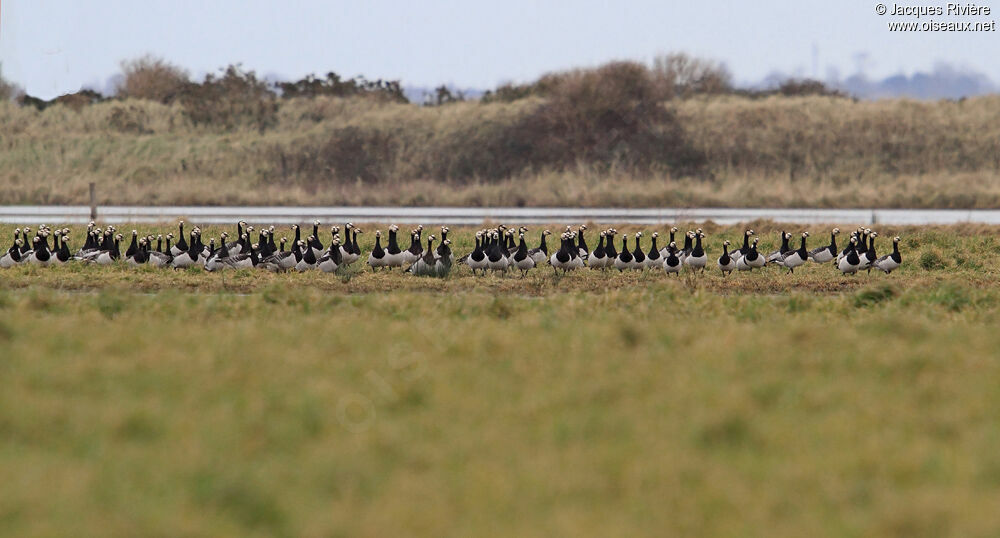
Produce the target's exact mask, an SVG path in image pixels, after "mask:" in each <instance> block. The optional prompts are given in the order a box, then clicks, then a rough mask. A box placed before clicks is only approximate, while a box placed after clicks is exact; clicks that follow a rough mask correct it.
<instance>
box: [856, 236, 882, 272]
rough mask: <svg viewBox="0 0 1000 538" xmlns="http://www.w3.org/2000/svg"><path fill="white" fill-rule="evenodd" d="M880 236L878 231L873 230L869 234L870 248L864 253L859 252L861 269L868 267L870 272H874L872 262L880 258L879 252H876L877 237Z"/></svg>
mask: <svg viewBox="0 0 1000 538" xmlns="http://www.w3.org/2000/svg"><path fill="white" fill-rule="evenodd" d="M876 237H878V232H872V233H871V234H869V235H868V248H867V249H866V250H865V251H864V253H863V254H859V255H858V258H859V259H860V261H861V265H860V267H859V270H860V269H867V270H868V274H871V272H872V264H873V263H875V261H876V260H878V254H876V252H875V238H876Z"/></svg>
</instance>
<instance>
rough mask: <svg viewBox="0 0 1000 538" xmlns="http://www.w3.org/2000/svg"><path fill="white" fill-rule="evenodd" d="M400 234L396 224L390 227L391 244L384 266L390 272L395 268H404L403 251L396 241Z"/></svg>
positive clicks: (387, 249)
mask: <svg viewBox="0 0 1000 538" xmlns="http://www.w3.org/2000/svg"><path fill="white" fill-rule="evenodd" d="M398 232H399V226H396V225H395V224H393V225H391V226H389V244H388V245H387V246H386V249H385V259H384V265H385V267H388V268H389V269H390V270H392V268H393V267H402V266H403V251H402V250H401V249H400V248H399V243H398V242H397V241H396V234H397V233H398Z"/></svg>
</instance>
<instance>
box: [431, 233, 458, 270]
mask: <svg viewBox="0 0 1000 538" xmlns="http://www.w3.org/2000/svg"><path fill="white" fill-rule="evenodd" d="M443 233H448V232H443ZM442 247H444V248H443V249H442ZM452 260H454V256H453V255H452V253H451V239H444V240H442V241H441V244H440V245H438V248H437V251H436V253H435V262H434V276H436V277H438V278H444V277H446V276H448V273H450V272H451V265H452V263H453V262H452Z"/></svg>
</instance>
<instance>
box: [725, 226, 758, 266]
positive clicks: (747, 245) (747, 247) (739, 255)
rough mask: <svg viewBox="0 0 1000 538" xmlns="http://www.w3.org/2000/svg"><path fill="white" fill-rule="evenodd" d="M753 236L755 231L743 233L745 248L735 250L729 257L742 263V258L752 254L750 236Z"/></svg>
mask: <svg viewBox="0 0 1000 538" xmlns="http://www.w3.org/2000/svg"><path fill="white" fill-rule="evenodd" d="M752 235H754V231H753V230H747V231H745V232H743V246H742V247H740V248H739V249H738V250H734V251H733V252H730V253H729V255H730V256H732V257H733V259H734V260H736V261H737V262H738V261H740V258H742V257H743V256H746V255H747V253H748V252H750V236H752Z"/></svg>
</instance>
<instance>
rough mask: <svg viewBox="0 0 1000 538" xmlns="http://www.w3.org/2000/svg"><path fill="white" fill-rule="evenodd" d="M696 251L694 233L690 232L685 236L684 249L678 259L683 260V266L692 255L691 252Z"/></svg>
mask: <svg viewBox="0 0 1000 538" xmlns="http://www.w3.org/2000/svg"><path fill="white" fill-rule="evenodd" d="M693 249H694V232H692V231H690V230H688V233H686V234H684V248H682V249H681V251H680V253H678V254H677V257H678V258H680V259H681V263H682V264H683V263H684V262H685V260H687V257H688V256H689V255H690V254H691V250H693Z"/></svg>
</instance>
